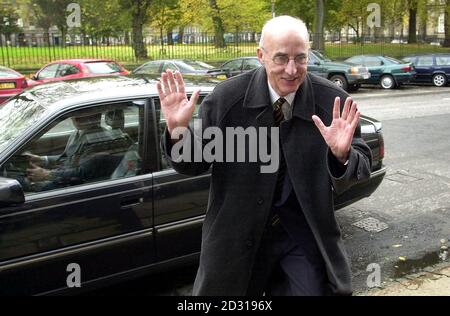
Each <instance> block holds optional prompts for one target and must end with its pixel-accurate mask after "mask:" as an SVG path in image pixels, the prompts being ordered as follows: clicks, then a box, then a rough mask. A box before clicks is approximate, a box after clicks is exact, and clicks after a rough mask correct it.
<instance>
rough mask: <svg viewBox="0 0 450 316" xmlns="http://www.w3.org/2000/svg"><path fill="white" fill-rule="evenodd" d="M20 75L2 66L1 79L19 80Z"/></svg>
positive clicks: (0, 69) (0, 70)
mask: <svg viewBox="0 0 450 316" xmlns="http://www.w3.org/2000/svg"><path fill="white" fill-rule="evenodd" d="M18 77H19V74H18V73H16V72H15V71H12V70H10V69H8V68H4V67H1V66H0V78H18Z"/></svg>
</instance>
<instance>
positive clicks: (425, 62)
mask: <svg viewBox="0 0 450 316" xmlns="http://www.w3.org/2000/svg"><path fill="white" fill-rule="evenodd" d="M433 65H434V62H433V56H432V55H424V56H419V57H417V62H416V65H415V68H416V74H417V81H420V82H431V78H432V76H433V73H434V66H433Z"/></svg>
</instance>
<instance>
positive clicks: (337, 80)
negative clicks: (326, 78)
mask: <svg viewBox="0 0 450 316" xmlns="http://www.w3.org/2000/svg"><path fill="white" fill-rule="evenodd" d="M330 81H331V82H333V83H334V84H335V85H337V86H338V87H341V88H342V89H344V90H345V91H347V89H348V83H347V79H346V78H345V77H344V76H341V75H334V76H331V78H330Z"/></svg>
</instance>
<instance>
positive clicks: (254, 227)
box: [158, 16, 371, 295]
mask: <svg viewBox="0 0 450 316" xmlns="http://www.w3.org/2000/svg"><path fill="white" fill-rule="evenodd" d="M308 51H309V35H308V30H307V28H306V26H305V24H304V23H303V22H302V21H301V20H299V19H296V18H293V17H289V16H280V17H276V18H274V19H272V20H270V21H268V22H267V23H266V24H265V26H264V28H263V30H262V35H261V39H260V45H259V48H258V50H257V55H258V58H259V60H260V61H261V63H262V64H263V67H261V68H259V69H256V70H253V71H250V72H247V73H244V74H242V75H240V76H237V77H233V78H231V79H228V80H226V81H224V82H222V83H220V84H219V85H217V87H216V88H215V90H214V91H213V93H212V94H210V95H209V96H208V97H207V98H205V100H204V101H203V103H202V104H201V107H200V112H199V113H200V118H201V119H202V128H203V130H204V129H206V128H208V127H216V128H218V129H220V130H221V131H223V133H224V134H225V129H226V128H230V127H234V128H236V127H242V128H244V129H247V128H249V127H255V128H261V127H269V128H271V127H276V128H279V139H276V140H275V141H277V144H279V145H278V146H279V147H278V148H277V149H278V151H274V152H272V153H271V154H272V155H275V154H278V153H279V162H280V163H279V166H278V168H277V172H274V173H262V172H261V169H260V166H261V165H263V164H264V163H263V162H262V161H258V162H257V163H254V162H244V163H242V162H230V161H228V160H227V161H223V160H221V161H213V162H210V161H206V160H202V161H199V162H198V161H197V162H192V161H183V160H180V159H178V158H177V159H175V158H174V157H171V149H172V146H174V144H175V143H176V142H178V141H181V142H184V143H185V144H186V146H194V144H195V142H196V141H197V142H198V141H199V138H198V137H195V135H193V133H185V134H184V136H183V137H178V135H179V133H177V132H176V131H177V129H178V128H186V130H187V131H192V129H191V128H190V127H189V123H190V121H191V117H192V113H193V111H194V109H195V104H196V102H197V99H198V96H199V91H196V92H195V93H194V94H193V95H192V97H191V98H190V99H188V98H187V96H186V94H185V90H184V82H183V79H182V76H181V75H180V74H179V73H178V72H176V73H175V74H174V73H172V72H171V71H167V72H166V73H163V74H162V78H161V82H160V84H158V91H159V97H160V99H161V108H162V111H163V114H164V117H165V119H166V121H167V130H166V132H165V134H164V136H163V139H162V145H163V147H164V151H165V153H166V156H167V159H168V160H169V162H170V163H171V164H172V166H173V168H175V169H176V170H177V171H178V172H180V173H183V174H188V175H197V174H200V173H202V172H206V171H207V170H208V169H209V168H210V167H211V165H212V177H211V189H210V196H209V204H208V210H207V213H206V218H205V221H204V225H203V233H202V248H201V255H200V266H199V269H198V272H197V277H196V280H195V283H194V290H193V291H194V293H193V294H194V295H263V294H265V295H349V294H351V293H352V287H351V272H350V267H349V261H348V258H347V255H346V252H345V249H344V246H343V242H342V239H341V232H340V229H339V226H338V224H337V222H336V218H335V216H334V209H333V189H334V190H335V191H336V192H338V193H339V192H343V191H345V190H346V189H348V188H349V187H350V186H351V185H353V184H355V183H356V182H358V181H362V180H365V179H367V178H368V177H370V168H371V152H370V149H369V148H368V147H367V145H366V144H365V143H364V141H363V140H362V139H361V135H360V127H359V116H360V114H359V112H358V110H357V106H356V103H355V102H353V101H352V100H351V98H349V97H348V95H347V94H346V93H345V91H343V90H341V89H340V88H338V87H336V86H335V85H333V84H332V83H330V82H329V81H327V80H325V79H322V78H320V77H317V76H315V75H313V74H309V73H308V72H307V64H308ZM190 135H191V136H190ZM258 137H266V138H268V137H270V136H268V134H267V133H266V134H264V135H258ZM188 140H189V141H188ZM226 141H229V139H227V140H226ZM269 141H274V140H273V139H272V140H269ZM249 143H250V142H247V143H244V147H245V148H239V149H240V150H244V151H245V152H246V153H248V152H249V151H250V150H251V147H250V146H249ZM200 145H201V146H204V144H203V143H201V144H200ZM184 149H185V148H184ZM234 149H238V148H234ZM225 150H226V149H225Z"/></svg>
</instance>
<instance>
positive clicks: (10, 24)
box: [0, 6, 21, 37]
mask: <svg viewBox="0 0 450 316" xmlns="http://www.w3.org/2000/svg"><path fill="white" fill-rule="evenodd" d="M18 19H19V15H18V13H17V11H16V9H15V8H13V7H12V6H2V7H0V34H4V35H6V36H7V37H9V36H10V35H11V34H13V33H18V32H20V31H21V28H20V27H19V25H18V24H17V21H18Z"/></svg>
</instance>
